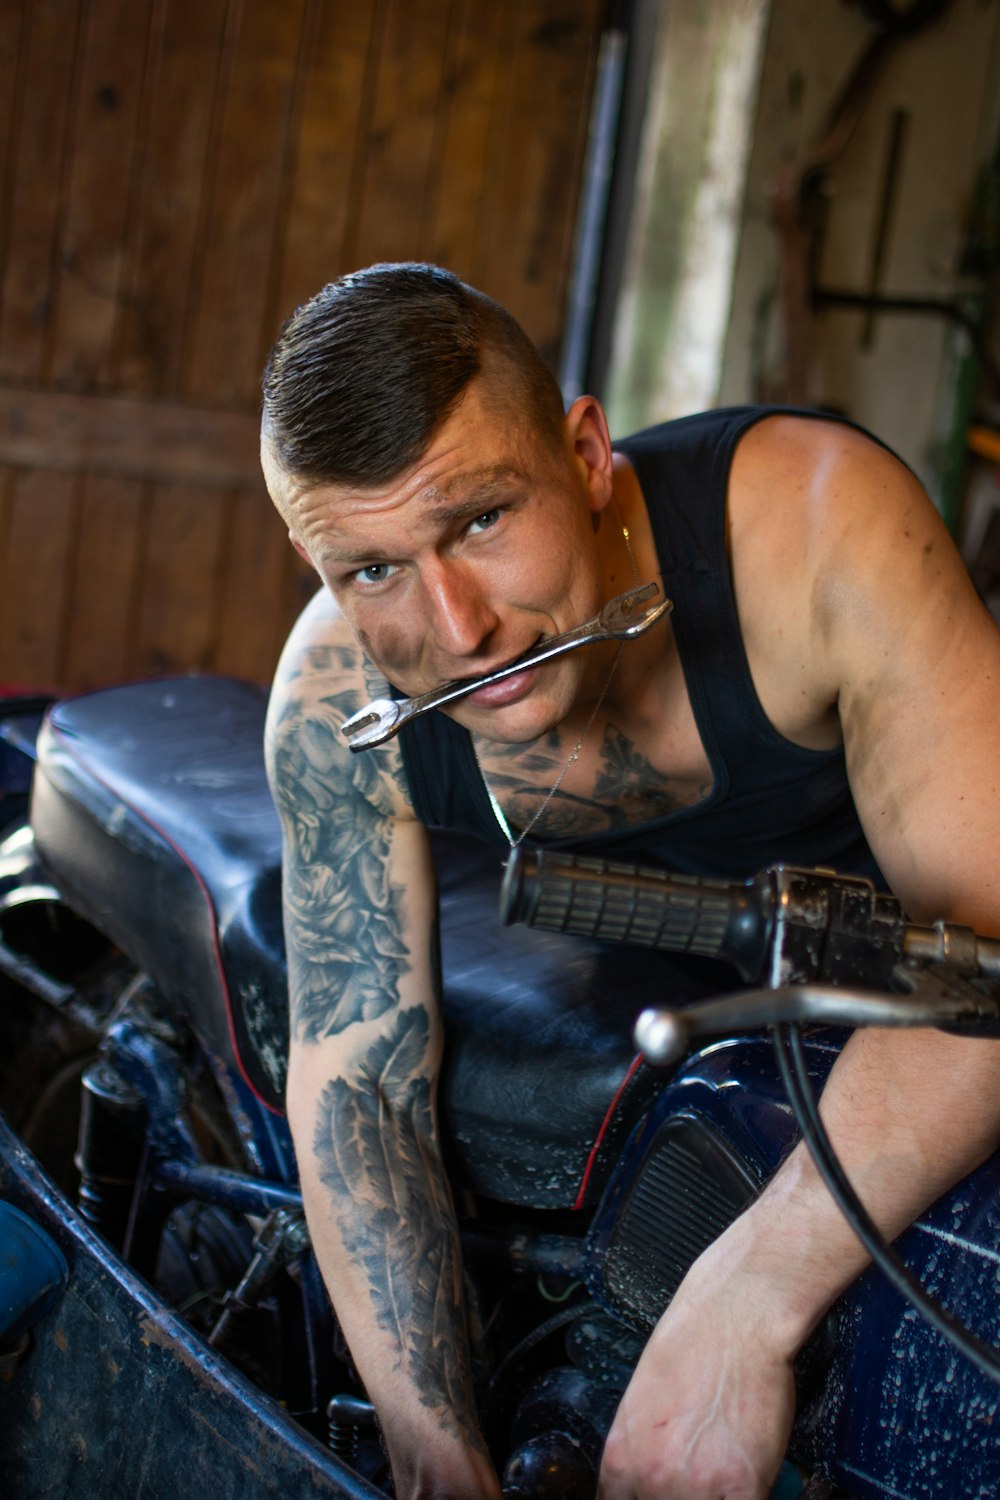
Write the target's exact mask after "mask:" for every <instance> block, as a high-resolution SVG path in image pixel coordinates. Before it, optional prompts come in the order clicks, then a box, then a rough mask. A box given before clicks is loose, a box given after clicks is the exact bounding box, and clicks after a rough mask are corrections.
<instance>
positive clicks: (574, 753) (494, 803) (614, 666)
mask: <svg viewBox="0 0 1000 1500" xmlns="http://www.w3.org/2000/svg"><path fill="white" fill-rule="evenodd" d="M616 509H618V516H619V525H620V526H621V529H622V536H623V537H624V538H625V547H626V549H627V551H628V560H629V563H630V564H631V567H632V581H633V582H634V583H638V582H639V569H638V566H637V565H636V560H635V553H634V552H633V551H632V538H631V537H630V536H629V530H628V527H627V526H626V525H625V522H624V520H623V519H622V517H621V510H620V508H618V506H617V503H616ZM624 644H625V642H624V641H619V642H618V650H617V651H616V652H615V659H614V661H613V662H612V663H611V671H610V672H609V673H608V675H607V678H606V680H605V683H604V686H603V688H602V689H601V696H600V697H599V698H598V700H597V702H596V703H595V704H594V708H593V712H592V713H591V715H590V718H589V719H588V720H587V722H586V725H585V726H584V730H583V733H582V734H581V736H580V738H579V739H578V740H577V742H576V744H575V745H574V746H573V749H572V750H571V751H570V755H569V759H568V760H567V762H566V764H565V765H564V766H563V768H562V770H561V771H560V772H559V775H558V776H557V777H556V779H555V781H554V782H553V784H552V786H551V787H550V788H549V790H548V792H547V793H546V794H545V797H544V798H543V799H542V801H541V802H540V803H539V805H538V807H536V809H535V811H534V813H533V814H532V816H531V818H530V819H529V820H528V822H527V823H526V824H525V825H524V827H523V828H522V829H521V832H520V833H519V834H518V835H517V836H516V838H515V836H514V834H513V832H512V831H511V826H510V824H509V823H508V821H507V815H506V814H505V812H504V810H503V808H502V807H501V806H500V803H499V800H498V799H497V797H496V795H495V793H494V791H493V788H492V787H491V786H490V781H489V777H488V776H487V774H486V772H485V771H484V769H483V763H482V761H481V760H480V759H479V752H478V750H477V749H476V741H475V738H472V741H471V743H472V753H473V755H474V756H475V757H476V765H477V766H478V768H479V774H480V776H481V777H482V778H483V787H484V789H485V791H486V795H487V797H488V798H489V799H490V806H491V807H492V809H493V816H494V817H495V818H496V820H497V822H498V823H499V825H500V830H501V832H502V833H503V836H504V838H505V839H506V840H507V842H508V844H509V845H510V847H511V848H512V849H516V848H517V847H518V845H519V844H521V843H523V842H524V840H525V839H526V838H527V837H528V834H529V833H530V832H531V830H532V829H533V828H534V826H535V824H536V823H537V822H538V820H539V818H540V817H541V816H542V814H543V813H544V811H545V809H546V808H547V807H548V805H549V803H550V802H551V801H552V798H553V797H554V796H555V794H556V792H558V790H559V788H560V787H561V786H562V784H563V782H564V781H565V780H566V777H567V776H568V775H569V773H570V771H571V769H572V768H573V766H575V765H576V763H577V761H578V760H579V759H580V752H581V751H582V750H583V747H584V745H585V744H586V743H587V736H588V735H589V734H590V731H591V730H592V729H593V727H594V721H595V720H596V718H597V715H598V714H599V713H600V711H601V706H602V704H603V703H604V700H605V698H606V697H607V696H608V689H609V688H610V687H611V682H612V679H613V677H614V675H615V672H616V671H617V670H618V663H619V661H620V659H621V654H622V647H623V646H624Z"/></svg>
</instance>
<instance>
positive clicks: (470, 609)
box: [424, 561, 499, 657]
mask: <svg viewBox="0 0 1000 1500" xmlns="http://www.w3.org/2000/svg"><path fill="white" fill-rule="evenodd" d="M424 587H425V588H426V590H427V597H428V602H429V604H430V608H431V618H432V629H433V635H434V641H435V644H436V645H437V647H438V649H439V650H441V651H445V652H447V653H448V655H450V656H455V657H468V656H475V655H476V654H477V653H478V652H481V651H485V650H487V649H488V647H489V640H490V637H491V636H492V634H493V632H494V631H495V630H496V627H497V625H498V623H499V616H498V615H497V613H496V611H495V610H494V609H493V607H492V605H491V604H490V603H489V600H488V599H487V598H486V595H485V594H484V592H483V589H482V585H481V583H480V581H479V580H478V579H476V578H475V576H474V575H473V574H472V572H471V570H470V569H468V568H465V567H462V566H456V565H454V564H449V563H447V562H445V561H440V562H438V563H437V564H436V565H435V566H434V567H433V568H432V569H431V572H430V576H429V577H428V576H426V575H425V578H424Z"/></svg>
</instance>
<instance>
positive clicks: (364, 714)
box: [340, 583, 673, 751]
mask: <svg viewBox="0 0 1000 1500" xmlns="http://www.w3.org/2000/svg"><path fill="white" fill-rule="evenodd" d="M658 593H659V588H658V587H657V585H656V584H655V583H644V584H641V585H640V586H639V587H638V588H635V589H630V590H629V591H628V592H627V593H625V594H619V595H618V596H617V598H614V599H611V600H609V601H608V603H607V604H606V605H605V606H604V608H603V609H602V610H601V612H600V614H599V615H595V617H594V618H593V619H592V620H587V621H586V623H585V624H583V625H577V626H576V627H575V628H574V629H573V630H567V631H566V632H565V633H564V634H563V635H555V636H553V637H552V638H551V640H547V641H543V642H542V643H541V645H540V646H536V647H534V648H533V649H532V650H531V651H526V652H525V654H524V655H523V656H521V657H518V659H517V661H512V662H508V664H507V665H506V666H505V667H500V668H499V669H498V670H497V671H495V672H487V673H485V675H484V676H482V677H460V678H459V679H458V680H457V681H455V682H446V683H444V684H443V685H442V686H441V687H438V688H432V689H431V691H430V692H429V693H421V694H420V696H419V697H418V698H400V699H398V700H396V699H393V698H375V699H373V700H372V702H371V703H368V704H366V706H365V707H364V708H361V709H359V710H358V712H357V713H356V714H352V715H351V717H350V718H349V719H346V720H345V721H344V723H343V725H342V726H341V730H340V732H341V734H342V735H343V736H344V738H345V739H346V740H347V742H348V744H349V745H350V747H351V749H352V750H355V751H357V750H370V749H371V748H372V746H373V745H384V744H385V742H386V740H391V739H392V737H393V735H395V734H398V733H399V731H400V730H401V729H402V727H403V725H404V724H408V723H409V721H410V720H411V719H415V718H417V717H418V715H420V714H425V713H427V712H428V710H429V709H432V708H441V707H442V705H443V704H445V703H452V702H453V701H454V700H455V699H456V698H464V697H466V695H467V694H469V693H474V692H476V691H477V689H479V688H482V687H488V686H489V684H490V683H492V682H502V681H503V679H504V678H505V677H513V675H514V674H515V672H523V671H525V670H526V669H527V668H528V667H537V666H539V665H540V664H541V663H542V662H546V661H551V660H552V659H553V658H554V657H556V656H563V655H564V654H565V653H566V652H567V651H575V650H576V649H577V648H578V647H579V646H590V645H592V644H593V643H594V642H595V641H613V640H631V639H632V638H633V637H635V636H639V635H643V634H645V632H646V631H647V630H649V628H650V626H652V625H655V624H656V622H657V620H659V619H662V617H663V616H664V615H666V614H669V612H670V610H671V609H672V607H673V606H672V604H671V601H670V600H669V599H660V600H659V601H658V602H657V603H654V604H649V605H648V606H647V608H646V609H642V608H641V606H642V605H643V604H646V601H647V600H649V599H654V598H655V596H656V595H657V594H658Z"/></svg>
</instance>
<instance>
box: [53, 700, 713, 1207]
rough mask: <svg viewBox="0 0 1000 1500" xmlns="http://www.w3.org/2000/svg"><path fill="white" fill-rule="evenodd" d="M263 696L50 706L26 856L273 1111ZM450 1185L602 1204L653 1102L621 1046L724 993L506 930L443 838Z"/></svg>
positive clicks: (279, 945) (480, 866)
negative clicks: (637, 1026) (670, 1012)
mask: <svg viewBox="0 0 1000 1500" xmlns="http://www.w3.org/2000/svg"><path fill="white" fill-rule="evenodd" d="M265 709H266V694H265V692H264V690H263V689H262V688H260V687H257V686H255V685H253V684H249V683H244V682H238V681H235V680H233V679H229V678H217V677H185V678H178V679H170V680H166V681H156V682H141V683H132V684H126V685H124V686H121V687H114V688H108V689H102V690H100V691H97V692H93V693H88V694H86V695H83V696H81V697H78V698H74V699H70V700H67V701H64V702H60V703H58V704H56V705H55V706H54V707H53V708H52V709H51V710H50V712H49V714H48V715H47V717H46V720H45V723H44V725H43V728H42V731H41V734H40V736H39V742H38V764H37V767H36V773H35V778H34V783H33V789H32V811H31V818H32V825H33V827H34V832H35V838H36V841H37V845H38V848H39V851H40V853H41V855H42V857H43V858H44V860H45V863H46V864H47V866H48V867H49V869H50V870H51V872H52V874H53V877H54V879H55V880H56V882H57V884H58V885H59V887H60V889H61V890H62V891H63V892H64V893H65V896H66V899H67V901H68V902H69V903H70V904H71V905H72V906H73V907H74V908H75V909H76V910H77V911H78V912H80V913H81V914H82V915H83V916H85V917H86V918H87V919H88V920H89V921H91V922H93V923H94V924H95V925H96V926H98V927H99V928H100V929H101V930H102V931H104V932H105V933H107V934H108V935H109V936H110V937H111V938H112V939H113V941H114V942H115V943H116V944H117V945H118V946H119V947H120V948H121V949H122V951H123V952H124V953H126V954H127V955H128V957H129V958H130V959H131V960H132V961H133V962H134V963H135V964H136V965H137V966H138V967H139V968H140V969H142V970H143V971H145V972H146V973H147V974H149V975H150V977H151V978H152V979H153V980H154V982H155V983H156V984H157V985H158V986H159V988H160V989H161V991H162V992H163V993H164V994H166V995H167V996H169V997H171V998H172V1000H173V1001H174V1002H175V1003H180V1004H182V1005H183V1006H184V1008H185V1010H186V1013H187V1015H188V1017H189V1019H190V1023H191V1025H192V1027H193V1028H194V1030H195V1031H196V1033H197V1034H198V1036H199V1038H200V1039H201V1041H202V1043H203V1044H204V1045H205V1046H206V1047H207V1048H208V1049H209V1050H210V1051H212V1052H213V1053H214V1054H215V1055H216V1056H217V1057H218V1058H220V1059H222V1060H223V1061H225V1062H227V1063H229V1064H235V1065H236V1066H237V1067H238V1068H239V1069H240V1071H241V1073H242V1074H243V1076H244V1078H245V1079H246V1081H247V1082H248V1083H249V1084H250V1085H251V1087H252V1088H253V1089H254V1090H255V1091H256V1093H257V1094H258V1095H259V1096H260V1098H261V1099H263V1101H264V1102H265V1103H266V1104H268V1105H269V1107H271V1108H274V1109H279V1108H280V1107H281V1101H282V1094H283V1088H284V1082H285V1070H286V1063H287V1024H288V1006H287V993H286V971H285V959H284V946H283V937H282V931H281V912H280V883H281V873H280V870H281V836H280V829H279V824H278V819H277V815H276V813H275V811H274V807H273V804H272V802H271V798H270V794H269V792H268V788H267V782H266V777H265V773H264V761H263V750H262V744H263V724H264V714H265ZM434 845H435V862H436V866H437V871H438V883H439V895H440V905H441V941H442V959H443V971H444V987H445V1026H446V1036H447V1054H446V1060H445V1070H444V1075H443V1079H442V1106H443V1114H444V1118H445V1121H446V1124H447V1127H448V1135H449V1139H450V1143H451V1147H450V1149H452V1150H453V1152H454V1154H455V1156H456V1166H457V1168H458V1170H459V1175H460V1178H461V1180H462V1181H463V1182H465V1183H466V1184H467V1185H468V1186H470V1187H472V1188H473V1189H474V1190H477V1191H479V1192H482V1193H485V1194H487V1195H488V1196H491V1197H494V1198H497V1199H499V1200H501V1201H503V1202H507V1203H517V1204H524V1205H532V1206H537V1207H552V1208H564V1207H568V1206H572V1205H573V1204H583V1203H585V1202H590V1201H593V1198H594V1195H595V1193H596V1192H597V1190H598V1188H599V1185H600V1182H601V1180H602V1179H603V1177H604V1175H605V1171H604V1168H605V1166H606V1165H609V1164H610V1162H611V1161H612V1160H613V1158H614V1156H615V1155H616V1154H617V1152H618V1150H619V1149H620V1147H621V1145H622V1143H623V1137H624V1134H625V1133H626V1132H627V1130H628V1129H629V1128H630V1126H631V1123H632V1122H633V1121H634V1119H635V1118H636V1116H637V1114H638V1112H639V1111H640V1109H641V1108H642V1107H643V1105H644V1103H646V1102H648V1100H649V1098H650V1096H651V1094H652V1093H653V1092H654V1091H656V1090H657V1089H658V1087H659V1083H660V1079H659V1076H658V1075H656V1074H655V1073H654V1072H653V1071H652V1070H650V1069H648V1068H646V1067H645V1066H639V1065H637V1062H636V1058H635V1049H634V1047H633V1044H632V1041H631V1029H632V1023H633V1021H634V1018H635V1015H636V1013H637V1012H638V1010H639V1009H641V1008H642V1006H643V1005H645V1004H648V1003H650V1001H651V1000H653V999H659V998H663V997H664V995H665V994H669V995H670V998H671V1002H672V1003H675V1004H676V1003H680V1002H682V1001H687V1000H691V999H696V998H698V997H699V996H701V995H704V994H705V993H707V992H709V991H710V990H711V989H712V988H714V987H717V974H716V973H715V972H714V971H706V970H704V968H698V967H697V966H691V965H690V964H688V965H685V964H683V963H681V962H680V961H675V960H672V959H670V958H668V957H667V956H666V955H662V954H656V953H649V952H645V951H643V950H639V949H629V948H624V947H614V948H610V947H607V946H605V945H601V944H598V943H588V942H586V941H584V940H581V939H579V938H571V937H565V936H561V935H558V934H549V933H540V932H534V931H531V930H530V929H527V928H523V927H511V928H505V927H503V926H502V925H501V924H500V921H499V918H498V915H497V897H498V891H499V883H500V877H501V868H500V860H499V857H498V854H497V851H496V850H495V849H487V848H484V847H483V846H482V845H479V844H476V843H473V842H472V841H471V840H469V839H466V838H458V837H453V836H440V835H435V836H434Z"/></svg>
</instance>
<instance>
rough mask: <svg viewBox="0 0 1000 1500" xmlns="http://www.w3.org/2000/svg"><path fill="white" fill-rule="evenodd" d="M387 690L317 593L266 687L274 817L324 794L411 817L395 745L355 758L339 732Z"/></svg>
mask: <svg viewBox="0 0 1000 1500" xmlns="http://www.w3.org/2000/svg"><path fill="white" fill-rule="evenodd" d="M386 691H387V687H386V683H385V679H384V678H383V677H381V676H380V675H379V673H377V672H376V671H375V670H374V668H373V667H372V665H371V663H370V662H369V661H368V659H367V658H366V656H365V655H364V652H363V651H362V650H361V648H360V646H359V645H358V642H357V640H356V639H355V637H354V635H353V634H352V632H351V630H350V628H349V627H348V625H347V624H346V622H345V620H344V619H343V617H342V615H341V614H340V611H339V610H338V608H337V606H336V604H335V602H334V601H333V599H332V598H331V597H330V595H329V594H328V593H327V592H326V590H325V589H321V590H320V591H319V593H317V594H316V595H315V596H314V598H313V599H311V600H310V602H309V604H308V605H307V606H306V608H305V609H304V610H303V612H302V614H301V615H300V616H299V619H298V620H297V621H296V623H295V626H294V627H293V629H292V632H291V634H290V635H289V637H288V641H287V642H286V644H285V649H284V650H283V652H282V654H281V659H280V661H279V663H278V667H277V671H276V672H275V677H274V683H273V685H272V688H271V697H270V701H269V704H268V714H267V727H266V731H265V753H266V758H267V767H268V776H269V779H270V782H271V788H272V792H273V794H274V797H275V801H276V803H277V805H278V809H279V812H282V811H284V812H285V813H286V815H287V810H288V809H289V808H290V807H293V806H294V807H298V806H300V805H301V803H302V801H303V799H304V798H306V797H312V798H314V799H319V798H321V797H322V795H323V792H322V791H321V790H320V789H321V788H322V789H324V791H325V792H326V793H327V794H334V793H335V795H336V796H337V797H338V799H339V798H341V797H345V796H346V797H350V798H351V799H355V798H356V799H358V800H360V801H362V802H364V803H366V804H367V805H368V806H369V807H370V808H372V809H374V810H375V811H377V812H378V813H380V814H382V815H384V816H388V817H395V818H399V819H404V820H405V819H410V818H412V817H413V811H412V808H411V806H410V801H409V795H408V792H407V789H406V778H405V773H404V770H403V764H402V756H401V755H400V752H399V746H398V742H396V741H390V742H389V744H387V745H383V746H379V747H378V748H377V749H375V750H370V751H362V752H360V753H359V754H354V753H353V752H352V751H351V750H350V749H349V748H348V745H347V742H346V741H345V740H344V738H343V736H342V734H341V732H340V731H341V726H342V725H343V723H344V721H345V719H347V718H349V717H350V716H351V714H353V713H356V712H357V711H358V709H360V708H362V707H363V706H364V705H365V704H366V703H367V702H369V701H370V700H371V699H372V698H375V697H380V696H385V694H386Z"/></svg>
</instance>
